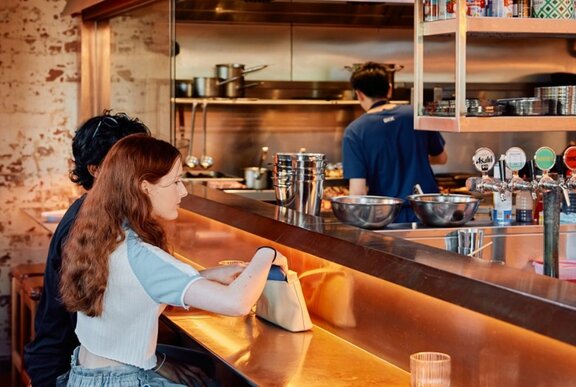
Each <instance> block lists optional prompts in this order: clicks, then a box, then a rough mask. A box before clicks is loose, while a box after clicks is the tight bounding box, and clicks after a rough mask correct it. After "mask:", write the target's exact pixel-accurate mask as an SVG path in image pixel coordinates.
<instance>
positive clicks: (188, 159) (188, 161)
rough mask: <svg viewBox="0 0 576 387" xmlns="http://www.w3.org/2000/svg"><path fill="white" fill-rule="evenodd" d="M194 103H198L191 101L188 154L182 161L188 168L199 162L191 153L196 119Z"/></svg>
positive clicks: (195, 165)
mask: <svg viewBox="0 0 576 387" xmlns="http://www.w3.org/2000/svg"><path fill="white" fill-rule="evenodd" d="M196 105H198V102H193V103H192V113H191V115H192V119H191V121H192V123H191V124H190V142H189V143H188V155H187V156H186V160H185V161H184V162H185V163H186V165H187V166H189V167H190V168H196V167H197V166H198V163H199V161H198V158H197V157H196V156H194V155H192V151H193V143H194V124H195V121H196Z"/></svg>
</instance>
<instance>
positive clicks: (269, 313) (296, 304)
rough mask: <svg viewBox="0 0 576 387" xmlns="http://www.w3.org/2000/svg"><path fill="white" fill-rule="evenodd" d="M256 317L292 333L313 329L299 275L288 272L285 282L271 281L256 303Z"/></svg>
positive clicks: (267, 282)
mask: <svg viewBox="0 0 576 387" xmlns="http://www.w3.org/2000/svg"><path fill="white" fill-rule="evenodd" d="M256 315H257V316H258V317H260V318H263V319H264V320H266V321H269V322H271V323H273V324H275V325H278V326H279V327H282V328H284V329H286V330H289V331H291V332H301V331H307V330H309V329H312V320H310V314H309V313H308V308H307V307H306V301H305V300H304V295H303V294H302V286H300V280H299V279H298V274H297V273H296V272H295V271H292V270H288V274H287V275H286V279H285V280H282V279H280V280H274V279H269V280H267V281H266V286H264V291H263V292H262V295H261V296H260V298H259V299H258V302H257V303H256Z"/></svg>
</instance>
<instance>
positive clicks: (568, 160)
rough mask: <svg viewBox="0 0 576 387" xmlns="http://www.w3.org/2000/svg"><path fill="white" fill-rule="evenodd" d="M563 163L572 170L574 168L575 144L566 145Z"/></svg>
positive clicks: (575, 167)
mask: <svg viewBox="0 0 576 387" xmlns="http://www.w3.org/2000/svg"><path fill="white" fill-rule="evenodd" d="M563 159H564V165H566V167H567V168H568V169H570V170H572V171H574V170H576V146H571V147H568V149H566V150H565V151H564V157H563Z"/></svg>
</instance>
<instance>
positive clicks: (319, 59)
mask: <svg viewBox="0 0 576 387" xmlns="http://www.w3.org/2000/svg"><path fill="white" fill-rule="evenodd" d="M176 40H177V41H178V43H179V45H180V49H181V51H180V54H179V55H178V56H177V57H176V78H177V79H192V78H193V77H201V76H214V72H215V65H216V64H220V63H242V64H245V65H246V67H250V66H256V65H260V64H267V65H269V66H268V67H267V68H266V69H263V70H260V71H257V72H254V73H251V74H248V75H246V81H247V82H248V81H256V80H258V81H266V82H268V83H270V82H271V81H273V82H277V83H287V82H288V83H289V82H293V83H298V82H305V83H306V82H310V83H311V82H316V81H320V82H327V83H326V84H330V85H333V84H334V83H337V82H344V83H343V85H345V84H346V83H345V82H347V81H348V78H349V76H350V73H349V72H348V70H346V68H345V66H349V65H351V64H353V63H361V62H364V61H367V60H374V61H378V62H385V63H395V64H400V65H403V66H404V69H403V70H401V71H399V72H398V73H397V74H396V78H395V81H396V87H398V88H400V89H403V90H404V95H405V94H406V91H407V90H409V89H410V87H411V85H412V82H413V69H414V66H413V31H412V30H404V29H385V28H358V27H313V26H294V25H285V24H275V25H273V24H270V25H223V24H208V23H188V24H178V25H177V27H176ZM469 41H470V47H469V55H468V57H467V62H468V68H467V74H468V76H467V80H468V82H471V83H473V84H474V85H473V87H472V88H471V91H470V94H471V95H469V96H470V97H478V96H480V97H482V96H484V97H489V98H490V97H492V98H496V97H506V96H510V97H512V96H522V95H532V93H533V90H532V89H533V85H534V84H538V83H546V82H548V81H550V74H552V73H576V59H575V55H574V47H573V46H574V42H573V41H571V40H566V39H521V38H515V39H500V38H470V39H469ZM424 60H425V63H424V68H425V79H426V85H427V86H428V87H433V86H441V87H443V88H444V97H450V94H451V91H450V90H449V89H450V86H451V84H452V82H453V80H454V76H453V71H454V45H453V44H452V43H451V42H450V39H449V38H446V37H436V38H434V39H430V41H427V43H426V51H425V59H424ZM265 84H266V83H264V84H263V85H265ZM508 86H509V87H508ZM250 93H256V89H254V90H251V91H250V90H247V96H249V95H250ZM208 111H209V113H208V119H207V123H208V148H209V149H208V150H209V154H211V155H213V156H215V168H216V169H218V170H221V171H223V172H226V173H231V174H236V175H239V176H241V174H242V169H243V168H244V167H248V166H254V165H256V164H257V162H258V154H259V150H260V148H261V147H262V146H268V147H270V154H271V155H272V154H273V153H275V152H286V151H297V150H299V149H300V148H306V149H307V150H308V151H313V152H321V153H326V155H327V158H328V160H329V161H332V162H336V161H340V159H341V151H340V144H341V137H342V133H343V130H344V128H345V127H346V125H347V124H348V123H349V122H350V121H352V120H353V119H354V118H355V117H357V116H359V115H360V114H362V111H361V109H360V108H359V107H358V106H345V105H338V106H335V105H334V106H326V105H304V106H303V105H284V106H278V105H233V106H230V105H209V110H208ZM186 122H187V123H189V122H190V115H189V109H188V111H187V114H186ZM196 124H197V125H201V117H200V116H198V117H197V120H196ZM187 126H188V125H187ZM176 127H178V122H176ZM200 127H201V126H198V127H197V129H198V128H200ZM542 129H543V130H544V129H546V128H542ZM200 134H201V133H200V131H199V130H197V131H196V136H195V141H194V143H195V149H196V150H195V153H199V152H200V151H201V148H200V146H201V143H202V142H201V141H202V138H201V136H200ZM177 136H179V134H177ZM185 136H188V131H186V133H185ZM444 137H445V138H446V141H447V150H448V153H449V162H448V164H447V165H444V166H440V167H435V171H436V172H472V171H473V168H472V163H471V156H472V154H473V152H474V150H475V149H476V148H477V147H480V146H488V147H491V148H492V149H493V150H494V151H495V152H496V153H503V152H505V151H506V149H508V148H509V147H511V146H520V147H522V148H523V149H524V150H525V151H526V152H527V154H528V157H531V156H532V154H533V153H534V151H535V150H536V149H537V148H538V147H540V146H543V145H547V146H551V147H552V148H553V149H555V150H556V151H557V153H560V152H561V151H562V150H563V149H564V147H565V146H566V144H567V143H568V141H569V140H570V139H571V136H570V135H569V134H568V133H567V132H550V133H501V134H493V133H491V134H490V135H483V134H482V133H469V134H458V133H445V134H444ZM270 159H271V158H270Z"/></svg>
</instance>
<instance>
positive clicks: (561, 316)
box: [171, 186, 576, 386]
mask: <svg viewBox="0 0 576 387" xmlns="http://www.w3.org/2000/svg"><path fill="white" fill-rule="evenodd" d="M189 190H190V192H191V193H192V194H193V195H190V196H188V197H187V198H185V200H184V201H183V202H182V208H183V209H182V210H181V214H180V218H179V220H178V223H176V224H175V225H174V228H175V230H174V232H173V233H171V235H173V236H174V240H173V241H172V243H173V245H174V247H175V249H176V251H177V252H178V253H179V254H181V255H182V256H183V257H186V258H187V259H190V260H192V261H194V262H196V263H197V264H199V265H202V266H210V265H212V264H217V262H218V261H221V260H223V259H243V258H244V257H245V256H246V255H247V254H248V252H250V251H252V249H253V248H254V247H255V246H257V245H259V244H262V243H269V244H272V245H273V246H277V247H279V248H282V249H283V251H286V254H287V256H288V258H289V261H290V265H291V267H292V268H293V269H294V270H295V271H297V272H298V273H300V275H301V276H302V275H303V273H305V272H307V271H311V270H317V269H324V270H326V271H330V272H335V273H342V274H339V275H338V277H341V278H342V279H345V280H342V281H341V284H347V285H348V288H347V289H346V286H344V285H339V286H338V287H339V288H342V290H341V292H342V293H340V294H338V295H337V296H333V297H331V298H329V300H328V301H326V302H323V303H315V304H314V303H312V304H309V310H310V313H311V315H312V319H313V323H314V324H315V327H314V329H313V331H312V333H313V334H314V333H315V332H316V331H315V329H317V328H318V329H320V328H321V329H322V330H325V331H328V332H330V333H331V334H333V335H335V337H337V338H339V339H342V340H345V341H347V342H349V343H351V344H353V345H355V346H358V347H360V348H362V349H363V350H365V351H366V352H365V353H366V354H367V356H376V357H378V358H380V359H383V360H385V361H386V362H388V363H391V364H394V365H396V366H398V367H400V368H401V369H403V370H405V372H408V370H409V356H410V354H412V353H415V352H419V351H423V350H424V351H425V350H429V349H430V348H433V349H434V350H436V351H439V352H444V353H449V354H450V355H451V356H452V385H453V386H482V385H486V383H489V384H491V385H506V386H525V385H526V383H527V382H528V381H529V382H530V383H531V384H534V383H535V384H538V383H541V384H542V385H562V386H565V385H576V369H574V367H573V362H572V361H571V359H574V358H576V348H575V347H574V345H575V344H576V331H575V330H574V329H573V327H574V326H576V286H575V285H574V284H571V283H567V282H564V281H558V280H554V279H550V278H545V277H542V276H538V275H536V274H533V273H528V272H524V271H521V270H517V269H513V268H509V267H506V266H504V265H486V264H485V263H481V262H480V263H479V262H475V260H470V259H466V258H465V257H462V256H460V255H458V254H453V253H450V252H446V251H444V250H440V249H436V248H433V247H428V246H424V245H421V244H416V243H413V242H410V241H407V240H404V239H401V238H395V237H391V236H387V235H382V234H380V233H375V232H371V231H367V230H361V229H358V228H354V227H350V226H347V225H343V224H341V223H340V222H338V221H337V220H336V219H335V218H333V217H331V216H325V214H322V216H321V217H315V216H309V215H305V214H301V213H296V212H294V211H286V209H282V210H279V209H280V207H277V206H274V205H270V204H266V203H261V202H258V201H253V200H249V199H244V198H241V197H238V196H235V195H230V194H226V193H223V192H220V191H217V190H212V189H209V188H206V187H202V186H190V187H189ZM240 236H241V237H240ZM247 237H248V238H247ZM243 239H244V240H246V241H247V242H241V240H243ZM330 282H332V283H334V281H330V280H327V279H326V277H325V278H323V279H322V280H318V278H317V277H314V276H310V279H309V280H302V287H303V289H304V293H305V296H306V297H308V296H310V295H311V294H312V293H314V292H315V291H316V294H318V293H317V292H318V289H322V287H323V286H328V285H326V284H329V283H330ZM334 289H335V287H334V288H332V289H331V291H332V292H334V291H335V290H334ZM345 293H346V294H345ZM337 300H344V301H345V302H336V301H337ZM319 305H324V308H322V307H320V306H319ZM326 305H328V306H329V307H326ZM335 316H339V318H336V317H335ZM438 316H444V317H443V318H442V319H440V318H439V317H438ZM312 343H314V337H313V338H312ZM462 343H467V344H466V346H463V345H462ZM534 359H538V362H539V364H538V366H537V367H536V366H535V365H534ZM313 361H314V357H313V356H312V355H310V354H309V355H307V356H306V358H305V361H304V363H303V365H302V372H304V373H305V374H306V373H307V372H311V371H310V370H311V369H310V368H309V367H311V364H310V363H309V362H313ZM231 364H232V366H234V363H233V362H231ZM502 364H506V367H503V366H502ZM329 368H331V369H332V370H334V369H337V367H334V366H330V367H329ZM316 370H317V368H316ZM325 372H328V371H325ZM348 376H350V375H348ZM356 376H357V377H360V378H361V374H356ZM573 381H574V382H573ZM566 383H568V384H566ZM570 383H574V384H570Z"/></svg>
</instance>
